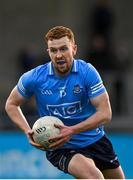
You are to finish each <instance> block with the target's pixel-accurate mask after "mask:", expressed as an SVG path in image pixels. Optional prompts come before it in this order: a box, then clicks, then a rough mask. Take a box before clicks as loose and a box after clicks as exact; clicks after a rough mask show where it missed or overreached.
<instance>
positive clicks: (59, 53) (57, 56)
mask: <svg viewBox="0 0 133 180" xmlns="http://www.w3.org/2000/svg"><path fill="white" fill-rule="evenodd" d="M56 58H57V59H60V58H62V53H61V52H60V51H57V54H56Z"/></svg>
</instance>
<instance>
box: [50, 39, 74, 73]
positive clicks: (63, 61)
mask: <svg viewBox="0 0 133 180" xmlns="http://www.w3.org/2000/svg"><path fill="white" fill-rule="evenodd" d="M76 51H77V46H76V45H75V44H74V43H73V42H71V41H70V40H69V39H68V37H67V36H65V37H62V38H60V39H53V40H52V41H51V40H49V41H48V52H49V56H50V58H51V60H52V62H53V65H54V68H55V70H56V72H57V73H58V74H59V75H65V74H67V73H68V72H69V71H70V70H71V67H72V63H73V59H74V55H75V54H76Z"/></svg>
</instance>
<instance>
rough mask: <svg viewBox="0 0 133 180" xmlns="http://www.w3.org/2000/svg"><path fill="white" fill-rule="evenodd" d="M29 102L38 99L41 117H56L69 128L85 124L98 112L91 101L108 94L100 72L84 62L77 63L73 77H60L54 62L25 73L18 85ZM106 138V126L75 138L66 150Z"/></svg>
mask: <svg viewBox="0 0 133 180" xmlns="http://www.w3.org/2000/svg"><path fill="white" fill-rule="evenodd" d="M17 89H18V91H19V93H20V94H21V95H22V96H24V97H25V98H30V97H31V96H32V95H35V98H36V103H37V108H38V112H39V115H40V117H42V116H46V115H49V116H56V117H58V118H59V119H61V120H62V121H63V123H64V124H65V125H67V126H72V125H75V124H78V123H80V122H82V121H85V120H86V119H87V118H89V117H90V116H92V115H93V114H94V113H95V112H96V109H95V107H93V106H92V104H91V102H90V99H91V98H95V97H96V96H99V95H100V94H102V93H104V92H105V91H106V89H105V87H104V85H103V82H102V80H101V78H100V76H99V74H98V72H97V71H96V69H95V68H94V67H93V66H92V65H91V64H89V63H86V62H84V61H83V60H74V61H73V66H72V70H71V72H70V74H69V75H67V76H65V77H59V76H57V75H56V74H55V73H54V69H53V65H52V63H51V62H49V63H47V64H44V65H41V66H38V67H36V68H35V69H32V70H31V71H28V72H26V73H24V74H23V75H22V76H21V78H20V79H19V82H18V84H17ZM103 135H104V129H103V126H100V127H99V128H96V129H93V130H91V131H86V132H82V133H80V134H76V135H73V136H72V138H71V139H70V141H69V142H68V143H66V144H65V145H64V146H63V148H81V147H85V146H87V145H89V144H92V143H94V142H96V141H97V140H99V139H100V138H101V137H102V136H103Z"/></svg>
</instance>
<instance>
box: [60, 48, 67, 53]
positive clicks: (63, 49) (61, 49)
mask: <svg viewBox="0 0 133 180" xmlns="http://www.w3.org/2000/svg"><path fill="white" fill-rule="evenodd" d="M67 50H68V47H62V48H60V51H61V52H65V51H67Z"/></svg>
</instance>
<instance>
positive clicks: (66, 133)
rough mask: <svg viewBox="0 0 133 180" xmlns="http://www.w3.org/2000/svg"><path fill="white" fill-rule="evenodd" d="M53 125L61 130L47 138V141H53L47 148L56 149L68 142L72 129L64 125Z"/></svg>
mask: <svg viewBox="0 0 133 180" xmlns="http://www.w3.org/2000/svg"><path fill="white" fill-rule="evenodd" d="M55 127H57V128H59V129H60V130H61V133H60V134H59V135H58V136H56V137H51V138H49V141H51V142H53V143H52V144H51V145H50V146H49V148H50V149H56V148H59V147H61V146H63V145H64V144H65V143H66V142H68V141H69V140H70V138H71V136H72V135H73V130H72V128H71V127H70V126H64V125H59V124H55Z"/></svg>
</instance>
